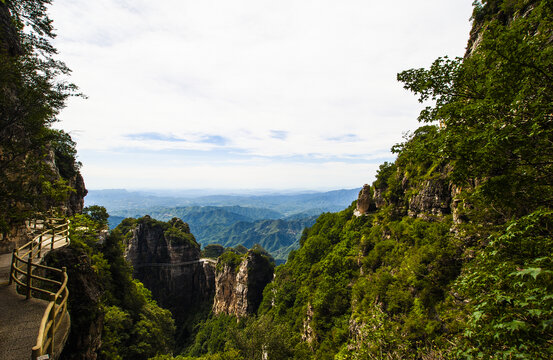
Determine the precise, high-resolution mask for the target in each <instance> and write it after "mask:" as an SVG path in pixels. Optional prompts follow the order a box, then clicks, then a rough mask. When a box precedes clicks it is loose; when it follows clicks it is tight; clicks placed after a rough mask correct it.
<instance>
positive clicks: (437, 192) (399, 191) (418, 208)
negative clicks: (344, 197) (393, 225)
mask: <svg viewBox="0 0 553 360" xmlns="http://www.w3.org/2000/svg"><path fill="white" fill-rule="evenodd" d="M449 170H450V169H449V168H448V167H447V166H446V167H444V169H442V171H437V172H436V173H439V174H440V176H437V177H433V178H431V179H417V178H415V179H413V178H410V176H409V175H408V174H407V173H406V172H405V171H404V170H403V169H401V168H398V169H397V170H396V171H395V173H394V174H393V176H394V177H395V181H394V184H395V185H394V189H393V191H390V188H389V187H390V186H391V185H389V184H388V183H387V182H383V183H382V184H381V185H380V186H374V187H370V186H369V185H364V186H363V189H362V190H361V192H360V193H359V198H358V199H357V208H356V210H355V211H354V214H355V215H357V216H360V215H363V214H367V213H370V212H374V211H376V210H378V209H382V208H384V207H386V206H389V205H393V210H394V214H395V215H397V216H400V217H401V216H405V215H409V216H411V217H416V218H423V219H427V220H429V219H431V218H432V217H435V216H443V215H447V214H451V213H452V212H453V213H454V215H455V214H456V211H455V210H456V208H457V207H458V204H459V200H458V199H457V196H458V195H459V189H458V188H456V187H455V186H454V185H453V184H452V183H451V181H449V180H448V179H447V172H448V171H449ZM371 190H372V191H371Z"/></svg>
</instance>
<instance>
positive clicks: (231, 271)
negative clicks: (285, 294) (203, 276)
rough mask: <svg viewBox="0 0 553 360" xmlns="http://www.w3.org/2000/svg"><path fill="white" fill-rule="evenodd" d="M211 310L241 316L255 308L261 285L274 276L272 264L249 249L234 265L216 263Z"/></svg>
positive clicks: (260, 297)
mask: <svg viewBox="0 0 553 360" xmlns="http://www.w3.org/2000/svg"><path fill="white" fill-rule="evenodd" d="M217 268H218V270H217V272H216V274H215V299H214V301H213V312H214V313H215V314H229V315H235V316H237V317H244V316H246V315H248V314H254V313H255V312H257V309H258V308H259V305H260V304H261V300H262V298H263V289H265V286H266V285H267V284H268V283H269V282H270V281H271V280H272V279H273V270H274V267H273V265H272V264H271V263H270V262H269V261H268V259H267V258H265V257H264V256H262V255H261V254H258V253H256V252H254V251H251V250H250V251H249V252H248V253H247V254H246V256H245V258H244V259H243V260H242V262H241V263H240V265H239V266H238V268H237V269H236V268H235V267H234V266H233V265H232V264H228V263H225V264H222V263H221V259H219V262H218V264H217Z"/></svg>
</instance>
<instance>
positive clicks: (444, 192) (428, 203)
mask: <svg viewBox="0 0 553 360" xmlns="http://www.w3.org/2000/svg"><path fill="white" fill-rule="evenodd" d="M451 192H452V189H451V185H450V184H449V182H448V181H445V180H442V179H436V180H426V181H424V182H423V183H422V184H421V188H420V190H419V191H418V192H417V193H416V194H415V195H413V196H412V197H411V198H410V199H409V210H408V214H409V216H412V217H421V216H424V214H426V215H428V214H430V215H439V216H441V215H446V214H451V199H452V194H451Z"/></svg>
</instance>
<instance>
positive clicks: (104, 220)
mask: <svg viewBox="0 0 553 360" xmlns="http://www.w3.org/2000/svg"><path fill="white" fill-rule="evenodd" d="M83 214H85V215H87V216H88V217H90V219H92V220H93V221H95V222H97V223H100V224H102V225H104V226H107V224H108V218H109V214H108V212H107V211H106V208H105V207H103V206H99V205H91V206H87V207H85V208H84V209H83Z"/></svg>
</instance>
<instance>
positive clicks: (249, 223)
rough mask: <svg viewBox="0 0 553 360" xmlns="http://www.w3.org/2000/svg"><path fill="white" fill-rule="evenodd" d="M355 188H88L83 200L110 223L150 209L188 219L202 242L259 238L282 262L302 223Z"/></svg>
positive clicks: (339, 204)
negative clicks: (104, 211) (232, 191)
mask: <svg viewBox="0 0 553 360" xmlns="http://www.w3.org/2000/svg"><path fill="white" fill-rule="evenodd" d="M359 190H360V189H343V190H334V191H328V192H315V191H310V192H289V193H277V192H272V193H271V192H265V193H261V194H260V193H257V194H255V193H254V194H251V193H250V194H248V193H240V194H236V193H235V194H214V193H213V192H211V193H209V192H200V193H195V192H192V191H178V190H174V191H127V190H123V189H110V190H90V191H89V193H88V195H87V197H86V199H85V205H86V206H90V205H101V206H104V207H105V208H106V209H107V211H108V213H109V214H110V218H109V223H110V227H111V228H114V227H115V226H117V225H118V224H119V223H120V222H121V221H122V220H123V219H124V218H127V217H134V218H137V217H141V216H144V215H150V216H151V217H152V218H154V219H157V220H161V221H168V220H170V219H171V218H173V217H178V218H180V219H182V220H183V221H185V222H187V223H188V224H189V225H190V229H191V231H192V233H193V234H194V236H195V237H196V239H197V241H198V242H199V243H200V244H202V245H203V246H205V245H207V244H221V245H223V246H226V247H232V246H236V245H239V244H242V245H244V246H246V247H248V248H249V247H251V246H253V245H254V244H256V243H257V244H260V245H261V246H263V247H264V248H265V249H267V251H269V252H270V253H271V254H272V255H273V256H274V257H275V259H276V260H277V261H278V262H283V261H285V260H286V258H287V256H288V253H289V252H290V251H291V250H294V249H296V248H298V246H299V242H298V240H299V238H300V236H301V234H302V232H303V229H304V228H305V227H310V226H312V225H313V224H314V223H315V220H316V219H317V217H318V215H320V214H321V213H324V212H335V211H339V210H341V209H343V208H344V207H347V206H349V205H350V204H351V202H352V201H354V200H355V199H356V198H357V195H358V193H359Z"/></svg>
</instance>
